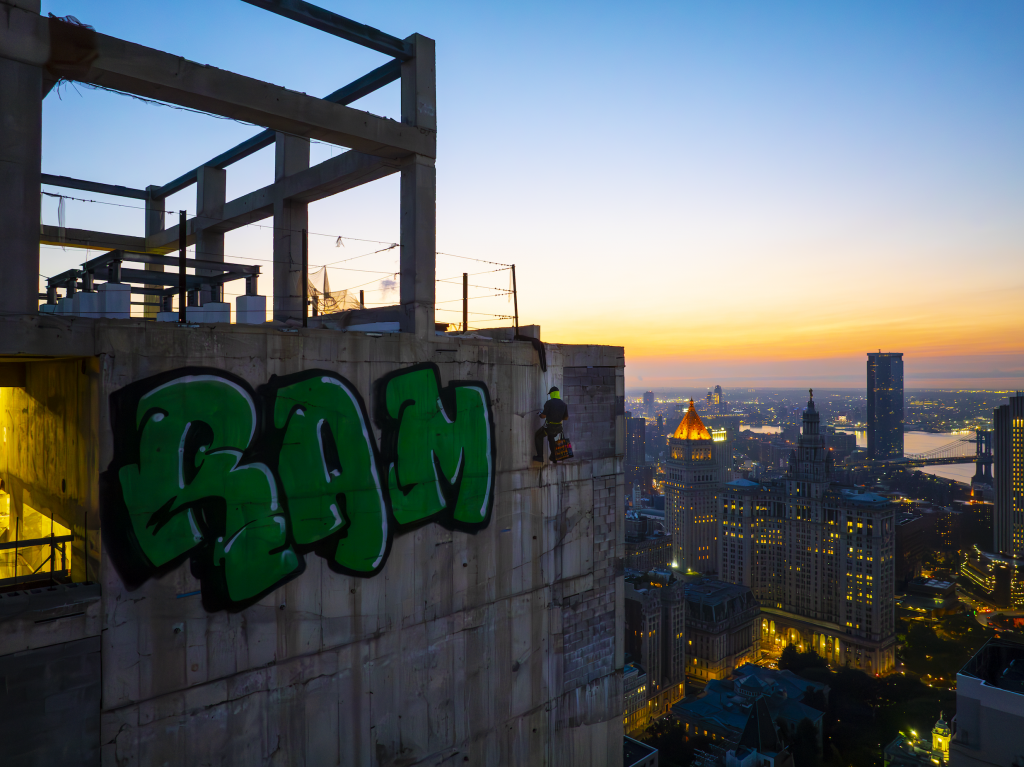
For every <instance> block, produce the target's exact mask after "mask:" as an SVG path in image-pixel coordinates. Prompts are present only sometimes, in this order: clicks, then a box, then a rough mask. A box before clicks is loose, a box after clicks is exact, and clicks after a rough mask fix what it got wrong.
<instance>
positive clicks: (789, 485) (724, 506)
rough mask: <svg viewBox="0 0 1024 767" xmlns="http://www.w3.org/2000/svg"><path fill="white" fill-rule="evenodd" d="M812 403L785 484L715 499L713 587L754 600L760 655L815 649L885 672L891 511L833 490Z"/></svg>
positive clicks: (735, 489)
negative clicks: (716, 582)
mask: <svg viewBox="0 0 1024 767" xmlns="http://www.w3.org/2000/svg"><path fill="white" fill-rule="evenodd" d="M830 474H831V458H830V455H829V452H828V446H827V444H826V441H825V435H824V434H823V433H822V432H821V424H820V416H819V414H818V412H817V410H816V409H815V406H814V400H813V397H812V399H811V400H810V401H809V402H808V403H807V409H806V410H805V411H804V414H803V429H802V434H801V435H800V438H799V442H798V445H797V447H796V449H795V450H794V451H793V452H792V453H791V455H790V459H789V468H788V471H787V474H786V476H785V477H784V479H782V480H780V481H778V482H773V483H757V482H750V481H747V480H736V481H733V482H729V483H726V484H725V485H724V487H723V490H722V492H721V500H720V506H719V513H718V517H719V518H718V524H719V530H718V533H719V537H718V560H719V578H720V580H725V581H730V582H733V583H739V584H743V585H747V586H750V588H751V590H752V591H753V594H754V598H755V599H757V600H758V601H759V602H760V603H761V648H762V649H765V650H769V651H771V652H779V651H781V650H782V649H783V648H784V647H785V646H786V645H787V644H796V645H797V646H798V648H799V649H801V650H805V651H806V650H811V649H813V650H814V651H815V652H817V653H818V654H819V655H821V656H822V657H824V658H825V659H826V660H828V661H829V662H830V663H832V664H834V665H840V666H841V665H845V664H847V663H849V665H850V666H852V667H854V668H860V669H863V670H864V671H867V672H868V673H886V672H888V671H890V670H892V668H893V664H894V660H895V658H894V653H895V646H896V636H895V600H894V586H895V580H894V567H895V562H894V560H895V507H894V505H893V504H892V503H890V502H889V501H888V500H887V499H885V498H883V497H881V496H878V495H875V494H873V493H860V494H858V493H855V492H853V491H852V490H850V489H840V488H835V487H833V486H832V483H831V482H830V479H829V475H830Z"/></svg>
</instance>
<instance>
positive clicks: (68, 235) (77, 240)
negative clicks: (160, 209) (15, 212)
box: [0, 174, 146, 311]
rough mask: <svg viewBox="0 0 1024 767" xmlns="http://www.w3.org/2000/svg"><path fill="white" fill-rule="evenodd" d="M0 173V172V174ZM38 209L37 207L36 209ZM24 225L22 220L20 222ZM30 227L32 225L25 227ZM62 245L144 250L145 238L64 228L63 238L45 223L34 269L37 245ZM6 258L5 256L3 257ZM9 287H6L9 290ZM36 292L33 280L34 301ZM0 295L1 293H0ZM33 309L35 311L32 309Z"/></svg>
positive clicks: (96, 248)
mask: <svg viewBox="0 0 1024 767" xmlns="http://www.w3.org/2000/svg"><path fill="white" fill-rule="evenodd" d="M0 175H2V174H0ZM32 196H34V197H35V198H36V199H38V198H39V192H36V193H35V195H32ZM37 210H38V209H37ZM35 220H36V221H38V220H39V214H38V213H37V214H36V218H35ZM22 225H23V226H24V222H22ZM25 228H26V229H31V228H34V226H33V227H25ZM8 231H13V230H10V229H7V228H5V227H3V226H2V224H0V232H3V233H4V236H6V232H8ZM40 244H42V245H62V246H64V247H66V248H91V249H92V250H137V251H140V252H145V250H146V238H145V237H132V236H131V235H128V234H111V233H110V232H93V231H90V230H88V229H65V230H64V239H63V240H62V239H61V238H60V230H59V229H58V228H57V227H56V226H50V225H49V224H46V225H44V226H40V227H39V242H38V243H36V244H35V247H34V249H35V253H36V265H37V267H36V268H35V271H36V272H38V271H39V269H38V263H39V261H38V259H39V245H40ZM4 260H6V257H5V259H4ZM9 289H10V288H8V290H9ZM37 292H38V288H37V287H36V283H35V281H33V283H32V300H33V302H35V295H36V293H37ZM0 295H2V293H0ZM33 311H35V310H34V309H33Z"/></svg>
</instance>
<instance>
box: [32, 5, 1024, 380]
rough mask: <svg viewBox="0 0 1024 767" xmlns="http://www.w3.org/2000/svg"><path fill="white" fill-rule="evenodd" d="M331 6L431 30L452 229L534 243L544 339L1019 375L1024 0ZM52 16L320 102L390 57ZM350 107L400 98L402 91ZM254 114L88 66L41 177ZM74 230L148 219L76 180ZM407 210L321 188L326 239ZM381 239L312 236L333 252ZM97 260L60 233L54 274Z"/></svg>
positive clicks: (118, 19) (170, 167)
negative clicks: (171, 99)
mask: <svg viewBox="0 0 1024 767" xmlns="http://www.w3.org/2000/svg"><path fill="white" fill-rule="evenodd" d="M321 5H323V6H324V7H326V8H329V9H331V10H333V11H335V12H337V13H340V14H343V15H346V16H349V17H350V18H353V19H355V20H357V21H360V22H362V23H365V24H369V25H371V26H375V27H378V28H380V29H382V30H384V31H386V32H388V33H390V34H393V35H396V36H398V37H404V36H406V35H408V34H411V33H413V32H419V33H421V34H424V35H427V36H429V37H433V38H434V39H435V40H437V72H438V115H439V117H438V120H439V132H438V152H439V156H438V161H437V168H438V249H439V250H441V251H444V252H450V253H457V254H465V255H468V256H475V257H479V258H483V259H487V260H492V261H500V262H515V263H516V264H517V272H518V277H519V288H520V314H521V317H522V321H523V322H524V323H526V322H538V323H539V324H541V325H542V327H543V329H544V330H543V333H544V337H545V340H552V341H565V342H588V343H612V344H620V345H624V346H625V347H626V354H627V378H628V379H629V382H630V383H635V382H637V381H638V380H639V379H640V378H641V377H642V378H643V379H644V382H645V384H648V385H654V384H657V385H666V386H668V385H686V384H687V383H690V382H701V384H702V385H703V382H704V381H705V380H706V379H707V378H708V377H711V378H714V377H715V376H716V375H719V376H724V375H731V376H733V379H734V385H736V384H742V383H749V384H751V385H757V383H758V382H759V381H761V380H765V382H766V383H767V382H768V380H767V379H770V383H771V384H772V385H784V384H787V383H791V384H792V385H798V386H799V385H804V384H805V383H807V382H811V381H814V380H818V381H819V385H826V384H828V383H832V384H833V385H844V384H845V385H850V384H849V382H848V381H849V379H850V377H851V376H856V377H857V378H860V377H861V375H862V370H863V364H864V362H863V361H864V352H865V351H867V350H868V349H874V348H878V347H882V348H885V349H889V350H897V351H904V352H905V354H906V355H907V357H906V359H907V378H908V385H916V384H925V383H931V384H936V385H939V384H940V383H941V382H943V381H945V382H947V383H952V382H953V381H954V380H955V381H956V383H957V385H965V384H964V382H965V381H967V382H969V383H968V384H967V385H970V382H974V383H979V382H980V381H981V380H982V379H984V380H986V381H988V380H989V378H990V376H989V375H988V374H990V373H991V374H993V375H994V376H995V378H992V380H991V381H990V383H991V385H994V386H999V385H1012V384H1013V383H1014V382H1015V381H1018V380H1020V379H1021V378H1024V365H1022V364H1021V362H1020V360H1021V353H1022V351H1024V348H1022V347H1024V342H1022V339H1021V334H1020V333H1019V328H1020V327H1021V326H1022V325H1024V309H1022V308H1021V307H1022V306H1024V259H1022V258H1021V256H1022V255H1024V254H1022V253H1021V250H1022V242H1024V237H1022V235H1024V216H1022V215H1021V211H1022V210H1024V142H1021V140H1020V137H1021V136H1022V135H1024V96H1022V93H1024V92H1022V89H1021V87H1020V74H1021V72H1024V42H1022V41H1024V5H1022V4H1020V3H1019V2H985V3H968V2H900V3H898V4H889V3H880V2H867V3H858V4H852V3H851V4H846V5H842V6H840V5H838V4H824V5H823V4H814V3H790V2H786V3H781V2H780V3H765V2H730V3H711V2H676V3H662V2H657V3H655V2H651V3H635V4H631V5H629V6H627V5H625V4H609V3H596V4H595V3H559V4H541V3H516V4H510V3H504V4H490V5H481V4H479V3H473V4H471V3H430V4H424V3H416V4H414V3H405V2H376V3H369V2H352V3H342V2H335V1H334V0H322V2H321ZM43 10H44V13H45V12H48V11H52V12H54V13H56V14H59V15H63V14H67V13H70V14H73V15H75V16H77V17H79V18H80V19H81V20H82V21H84V22H86V23H89V24H92V25H93V26H95V27H96V28H97V30H99V31H101V32H104V33H106V34H111V35H114V36H118V37H123V38H125V39H128V40H131V41H133V42H137V43H141V44H143V45H149V46H153V47H157V48H161V49H163V50H167V51H169V52H172V53H176V54H180V55H182V56H185V57H186V58H189V59H192V60H195V61H199V62H202V63H208V64H211V65H214V66H219V67H224V68H228V69H232V70H234V71H237V72H240V73H243V74H246V75H249V76H252V77H257V78H261V79H265V80H268V81H270V82H274V83H277V84H280V85H285V86H287V87H290V88H294V89H297V90H301V91H305V92H308V93H311V94H315V95H325V94H327V93H329V92H331V91H333V90H335V89H336V88H338V87H339V86H341V85H343V84H344V83H347V82H349V81H351V80H353V79H355V78H356V77H358V76H360V75H361V74H363V73H365V72H367V71H369V70H370V69H372V68H374V67H375V66H378V65H379V64H381V63H383V62H384V61H385V57H384V56H382V55H380V54H377V53H374V52H372V51H367V50H364V49H361V48H359V47H358V46H356V45H353V44H351V43H347V42H345V41H343V40H339V39H336V38H333V37H331V36H329V35H326V34H323V33H321V32H318V31H316V30H312V29H309V28H306V27H303V26H302V25H299V24H296V23H294V22H291V21H288V20H286V19H282V18H279V17H276V16H274V15H272V14H270V13H267V12H265V11H261V10H259V9H257V8H254V7H252V6H249V5H247V4H245V3H243V2H240V0H208V1H207V2H194V1H193V0H180V1H178V2H174V3H166V2H164V3H157V2H152V1H151V0H133V1H132V2H121V1H120V0H117V1H114V0H104V1H103V2H101V3H97V2H96V0H91V1H89V2H86V1H84V0H66V1H65V2H59V3H54V2H49V1H48V0H46V1H45V2H44V8H43ZM354 106H356V107H358V108H362V109H366V110H368V111H370V112H374V113H376V114H383V115H388V116H394V117H397V115H398V111H397V110H398V86H397V84H393V85H391V86H389V87H387V88H385V89H383V90H382V91H380V92H378V93H376V94H374V95H372V96H370V97H368V98H366V99H363V100H362V101H361V102H358V103H357V104H355V105H354ZM254 132H255V129H253V128H251V127H247V126H243V125H238V124H235V123H232V122H229V121H225V120H218V119H214V118H211V117H208V116H203V115H195V114H188V113H183V112H178V111H173V110H170V109H167V108H163V107H156V106H150V105H145V104H140V103H138V102H132V101H130V100H129V99H127V98H124V97H121V96H116V95H111V94H106V93H100V92H96V91H89V90H85V89H79V91H78V92H76V91H75V90H74V89H73V88H71V87H66V88H64V89H63V91H62V94H61V98H57V97H56V96H55V95H51V96H49V97H47V99H46V101H45V102H44V156H43V169H44V171H45V172H50V173H59V174H64V175H70V176H77V177H81V178H89V179H94V180H98V181H106V182H109V183H118V184H124V185H128V186H145V185H147V184H154V183H165V182H166V181H169V180H170V179H172V178H175V177H176V176H178V175H179V174H180V173H182V172H184V171H186V170H188V169H190V168H192V167H194V166H196V165H198V164H199V163H201V162H203V161H204V160H206V159H209V158H211V157H213V156H214V155H216V154H218V153H219V152H221V151H223V150H224V149H226V148H227V147H230V146H232V145H233V144H235V143H237V142H238V141H241V140H242V139H244V138H247V137H248V136H250V135H252V134H253V133H254ZM332 151H334V152H337V151H338V150H337V149H335V150H332V149H331V148H330V147H328V146H326V145H317V146H314V150H313V154H314V161H316V160H318V159H325V158H326V157H329V156H330V154H331V152H332ZM272 173H273V162H272V156H271V155H270V154H269V152H266V151H264V152H263V153H260V154H258V155H255V156H253V157H252V158H249V159H248V160H246V161H244V162H243V163H239V164H237V165H235V166H232V167H231V169H230V170H229V173H228V179H229V181H228V184H229V196H235V195H237V194H241V193H244V192H247V191H249V190H251V189H255V188H257V187H259V186H262V185H264V184H266V183H268V182H269V181H270V180H271V177H272ZM69 193H70V194H73V195H75V196H79V197H95V196H94V195H89V194H85V193H75V192H69ZM98 199H99V198H98ZM120 202H124V201H120ZM129 203H130V204H135V203H133V202H130V201H129ZM194 205H195V203H194V191H193V189H189V190H187V191H186V192H183V193H182V194H180V195H178V196H177V197H176V199H173V200H171V201H170V202H169V207H171V208H173V209H176V208H179V207H185V208H187V209H188V210H193V209H194ZM55 218H56V203H55V201H53V200H49V199H48V200H44V219H45V220H46V221H47V222H48V223H51V222H55ZM265 223H269V222H265ZM68 225H69V226H81V227H84V228H95V229H108V228H109V229H111V230H114V231H124V232H126V233H141V227H142V216H141V212H139V211H135V210H130V209H123V208H114V207H110V206H105V205H86V204H84V203H74V202H72V203H69V208H68ZM397 226H398V185H397V179H394V178H392V179H386V180H384V181H380V182H376V183H375V184H372V185H369V186H367V187H364V188H362V189H360V190H357V191H354V192H350V193H346V194H345V195H341V196H338V197H336V198H332V199H331V200H329V201H323V202H320V203H317V204H315V205H314V206H312V208H311V222H310V229H311V231H318V232H324V233H329V234H343V235H346V236H350V237H356V238H364V239H368V240H381V241H385V242H393V241H395V240H396V239H397V236H398V229H397ZM269 241H270V240H269V233H268V230H263V229H256V228H247V229H245V230H242V231H240V232H238V233H235V234H232V235H229V240H228V245H227V251H228V254H229V256H231V255H232V254H233V253H234V254H236V255H238V256H244V257H251V258H263V257H266V258H269V247H270V246H269ZM359 247H360V246H359V245H357V244H355V243H352V242H349V243H347V244H346V246H345V248H344V249H343V250H342V249H339V248H337V247H335V244H334V240H333V239H332V238H328V237H324V238H313V240H312V249H313V252H312V256H311V260H312V262H313V263H326V262H329V261H333V260H337V259H339V258H343V257H348V256H350V255H357V254H359V253H361V252H363V251H362V250H359ZM375 247H376V246H374V245H372V244H371V243H366V244H365V250H366V251H369V250H372V249H375ZM78 258H80V256H79V255H78V254H75V253H71V252H69V253H67V254H65V253H63V252H62V251H57V252H56V253H54V252H52V251H49V250H45V251H44V260H43V269H42V271H43V272H44V273H52V272H55V271H57V270H58V269H59V268H66V267H67V266H69V265H70V264H71V263H72V262H73V261H74V260H76V259H78ZM358 263H361V264H363V263H365V265H366V266H365V268H366V269H380V270H382V271H383V270H387V269H392V268H396V267H395V264H397V251H389V252H388V253H385V254H380V255H377V256H373V257H370V258H367V259H364V260H362V261H360V262H358ZM467 263H469V262H459V261H456V260H453V259H446V258H444V257H441V258H439V265H438V269H439V274H438V276H439V277H449V276H453V275H458V274H460V273H461V272H462V271H463V270H464V268H470V269H471V270H472V269H475V268H476V267H475V266H468V267H467V266H466V264H467ZM268 267H269V264H268ZM375 276H376V275H374V274H367V273H356V272H340V271H339V272H334V271H332V273H331V281H332V286H333V287H335V288H341V287H353V286H355V285H357V284H359V283H363V282H366V280H367V279H369V280H371V283H373V279H374V278H375ZM480 280H493V281H494V284H495V286H496V287H507V277H505V276H502V275H482V276H481V277H480ZM502 280H504V282H502ZM269 282H270V281H269V279H267V280H265V283H266V287H267V288H269ZM488 284H490V283H488ZM366 287H367V288H368V289H372V288H374V287H376V283H373V284H370V285H367V286H366ZM483 292H484V291H481V293H483ZM453 295H454V294H453ZM441 297H442V296H440V295H439V299H440V298H441ZM382 298H383V296H382ZM368 300H371V299H369V298H368ZM478 304H479V308H480V311H487V312H494V313H503V312H507V311H508V307H507V305H506V303H505V301H504V300H502V299H486V300H485V299H481V300H480V301H479V302H478ZM452 319H454V315H453V317H452ZM1015 331H1016V332H1015ZM975 373H976V374H977V375H976V376H975V378H977V379H978V381H974V379H973V378H971V376H972V375H974V374H975ZM954 374H955V376H954ZM823 375H824V376H830V378H828V379H827V380H821V376H823ZM964 376H967V378H964ZM996 378H998V381H997V380H996ZM780 379H781V380H780Z"/></svg>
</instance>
